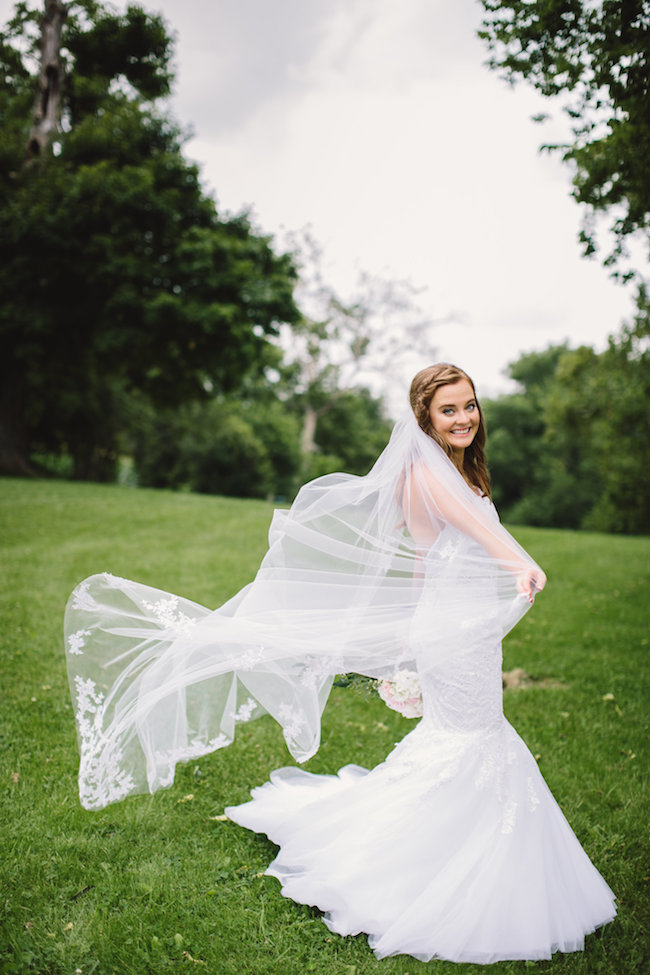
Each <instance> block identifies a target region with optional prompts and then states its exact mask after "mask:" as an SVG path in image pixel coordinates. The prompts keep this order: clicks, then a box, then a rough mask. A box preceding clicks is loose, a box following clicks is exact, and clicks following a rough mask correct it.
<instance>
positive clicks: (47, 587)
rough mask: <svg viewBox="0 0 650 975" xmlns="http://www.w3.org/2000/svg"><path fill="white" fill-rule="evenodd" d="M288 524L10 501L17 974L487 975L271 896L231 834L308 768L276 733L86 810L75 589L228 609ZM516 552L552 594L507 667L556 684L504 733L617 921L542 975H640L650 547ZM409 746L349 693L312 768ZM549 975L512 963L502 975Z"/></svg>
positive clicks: (183, 502) (7, 760)
mask: <svg viewBox="0 0 650 975" xmlns="http://www.w3.org/2000/svg"><path fill="white" fill-rule="evenodd" d="M270 519H271V507H270V506H269V505H268V504H266V503H265V502H260V501H236V500H233V499H228V498H213V497H201V496H199V495H195V494H183V493H172V492H167V491H152V490H144V489H143V490H138V491H133V490H128V489H124V488H116V487H112V486H106V485H89V484H70V483H63V482H59V481H25V480H19V481H18V480H17V481H13V480H8V479H5V480H2V481H0V538H2V552H1V553H0V592H1V593H2V596H1V598H0V614H1V621H2V626H1V627H0V655H1V659H2V661H3V664H4V674H5V676H4V681H3V701H2V705H1V707H2V736H1V737H0V767H1V770H2V771H1V775H2V789H1V790H0V806H1V809H2V821H3V856H2V861H1V863H0V890H1V891H2V911H1V912H0V914H1V919H0V969H1V970H2V972H3V973H6V975H25V973H29V972H34V973H38V972H47V973H48V975H69V973H72V972H75V970H77V969H80V970H81V971H82V972H83V973H91V972H95V973H96V975H99V973H101V975H112V973H116V975H161V973H164V972H167V971H175V970H177V969H178V970H187V971H192V970H195V969H196V971H205V972H206V973H210V975H212V973H218V975H253V973H255V975H278V973H280V972H281V973H282V975H305V973H311V972H313V973H318V975H320V973H327V975H406V973H409V975H428V973H429V975H430V973H431V972H432V971H435V972H436V973H437V975H485V968H484V966H479V965H453V964H450V963H447V962H436V963H434V964H433V965H432V964H423V963H421V962H417V961H415V960H414V959H412V958H409V957H405V956H401V957H399V956H398V957H395V958H388V959H385V960H383V961H381V962H379V961H377V960H376V959H375V958H374V956H373V955H372V953H371V951H370V949H369V948H368V946H367V943H366V939H365V937H364V936H363V935H360V936H358V937H349V938H340V937H338V936H336V935H332V934H330V932H329V931H328V930H327V928H326V927H325V925H324V924H323V922H322V921H321V919H320V917H319V915H318V912H317V911H315V910H313V909H311V908H307V907H303V906H300V905H296V904H294V903H292V902H291V901H288V900H286V899H285V898H283V897H282V896H281V894H280V890H279V886H278V884H277V881H276V880H274V879H273V878H270V877H264V876H263V871H264V870H265V869H266V867H267V866H268V863H269V862H270V860H271V859H272V858H273V856H274V850H275V847H274V846H273V844H271V843H270V842H269V841H268V840H267V839H266V837H264V836H261V835H256V834H253V833H249V832H248V831H246V830H243V829H240V828H239V827H237V826H235V825H234V824H233V823H230V822H226V821H223V820H222V819H220V818H218V817H221V815H222V813H223V808H224V805H226V804H229V803H236V802H243V801H244V800H245V799H246V798H247V795H248V790H249V789H250V788H251V787H252V786H254V785H258V784H260V783H262V782H263V781H265V780H266V779H267V778H268V775H269V772H270V771H271V770H272V769H273V768H277V767H278V766H280V765H286V764H287V763H288V762H289V761H290V759H289V757H288V754H287V751H286V747H285V745H284V742H283V739H282V735H281V733H280V730H279V728H278V727H277V725H276V724H275V723H274V722H273V721H272V720H271V719H270V718H262V719H261V720H260V721H257V722H255V723H254V725H251V726H250V727H249V728H243V727H242V728H241V729H240V731H239V734H238V738H237V741H236V742H235V744H234V745H233V746H232V747H231V748H228V749H224V750H222V751H220V752H217V753H215V754H214V755H211V756H208V757H206V758H205V759H201V760H200V761H199V762H192V763H189V764H188V765H185V766H181V767H179V769H178V771H177V776H176V783H175V785H174V786H173V787H172V788H171V789H170V790H168V791H165V792H161V793H158V794H156V795H155V796H153V797H140V798H137V799H134V800H129V801H126V802H124V803H120V804H117V805H115V806H112V807H111V808H110V809H107V810H105V811H103V812H98V813H88V812H85V811H84V810H82V809H81V807H80V806H79V803H78V799H77V792H76V771H77V751H76V742H75V732H74V721H73V716H72V711H71V706H70V700H69V692H68V686H67V679H66V675H65V663H64V653H63V647H62V633H61V623H62V612H63V606H64V603H65V600H66V598H67V596H68V594H69V593H70V591H71V590H72V588H73V586H74V585H75V584H76V583H77V582H78V581H79V580H80V579H81V578H83V577H84V576H86V575H88V574H90V573H92V572H96V571H98V570H102V569H106V570H109V571H112V572H114V573H116V574H118V575H123V576H127V577H130V578H136V579H139V580H141V581H143V582H145V583H148V584H149V585H152V586H158V587H160V588H162V589H165V590H169V591H171V592H179V593H182V594H183V595H185V596H187V597H189V598H191V599H195V600H197V601H198V602H200V603H203V604H204V605H208V606H216V605H218V604H220V603H221V602H223V601H225V600H226V599H228V598H230V597H231V596H233V595H234V594H235V592H237V591H238V589H240V588H241V587H242V586H243V585H245V584H246V583H247V582H249V581H250V580H251V579H252V577H253V575H254V573H255V571H256V569H257V566H258V565H259V561H260V559H261V557H262V555H263V553H264V551H265V548H266V535H267V530H268V526H269V522H270ZM517 535H518V537H519V539H520V540H521V542H522V544H524V545H525V546H526V548H527V549H529V551H531V553H532V554H533V555H534V556H535V558H536V559H538V560H539V562H540V563H541V564H542V565H543V566H544V568H545V569H546V570H548V575H549V585H548V586H547V588H546V589H545V591H544V592H543V593H542V594H541V595H540V596H539V597H538V599H537V601H536V605H535V607H534V609H533V611H532V612H531V613H529V614H528V616H527V617H526V619H525V620H524V621H523V622H522V623H521V624H520V625H519V626H517V627H516V629H515V631H514V632H513V634H512V635H511V636H510V637H509V638H508V640H507V641H506V645H505V666H506V668H507V669H510V668H512V667H515V666H522V667H524V668H525V669H526V671H527V672H528V673H529V674H531V675H533V676H536V677H538V678H542V679H543V678H554V680H552V681H550V682H548V685H547V686H544V684H545V682H544V681H543V680H541V679H540V680H539V681H538V682H536V683H535V684H534V685H533V686H532V687H530V688H527V689H520V690H513V691H509V692H506V696H505V707H506V713H507V715H508V717H509V719H510V720H511V721H512V722H513V724H514V726H515V727H516V728H517V730H518V731H519V733H520V734H521V735H522V736H523V738H524V740H525V741H526V743H527V744H528V746H529V747H530V749H531V751H532V752H533V754H534V755H535V756H536V757H537V759H538V761H539V764H540V768H541V770H542V772H543V774H544V776H545V778H546V779H547V781H548V783H549V785H550V787H551V789H552V791H553V793H554V795H555V796H556V798H557V800H558V802H559V803H560V805H561V807H562V809H563V811H564V813H565V814H566V815H567V817H568V819H569V822H570V823H571V825H572V827H573V829H574V830H575V831H576V833H577V835H578V838H579V840H580V842H581V843H582V844H583V845H584V847H585V849H586V852H587V854H588V855H589V856H590V857H591V858H592V860H593V861H594V863H595V865H596V867H597V868H598V869H599V870H600V871H601V872H602V874H603V875H604V877H605V879H606V880H607V882H608V883H609V884H610V886H611V887H612V889H613V890H614V891H615V893H616V895H617V898H618V902H619V916H618V918H617V919H616V921H615V922H614V923H613V924H611V925H608V926H607V927H605V928H604V929H603V930H602V931H601V932H599V933H598V934H597V935H590V936H589V937H588V938H587V940H586V945H585V951H584V952H576V953H572V954H568V955H556V956H555V957H554V958H553V959H552V960H549V961H539V962H536V963H535V964H534V966H533V967H534V970H535V972H537V973H539V975H551V973H553V975H611V973H617V975H618V973H627V972H637V971H638V972H641V971H643V970H644V969H643V965H644V959H647V956H648V936H647V920H648V911H647V872H648V871H647V858H648V852H649V851H648V838H647V828H646V827H647V808H648V781H649V778H648V768H647V748H646V745H647V737H648V732H649V730H650V729H649V728H648V711H647V696H648V686H647V668H645V662H646V660H647V653H648V636H647V625H646V623H647V621H646V616H647V611H646V601H645V593H646V592H647V584H648V580H647V570H648V565H649V563H650V560H649V558H648V556H649V554H650V553H649V552H648V541H647V539H640V538H616V537H611V536H610V537H605V536H602V535H598V534H590V533H587V532H583V533H581V534H575V533H573V532H561V531H551V530H548V529H547V530H540V529H522V530H521V531H519V532H517ZM411 727H412V726H411V725H410V724H409V722H407V721H405V720H404V719H402V718H401V717H400V716H399V715H397V714H395V713H394V712H392V711H389V710H388V709H387V708H386V707H384V705H383V704H382V703H381V702H380V701H377V700H366V699H364V697H363V696H362V695H357V694H354V693H351V692H350V691H349V690H344V689H335V690H334V691H333V692H332V695H331V697H330V701H329V703H328V705H327V708H326V710H325V716H324V725H323V744H322V746H321V749H320V751H319V753H318V754H317V755H316V756H315V757H314V758H313V759H312V760H311V761H310V762H309V763H308V766H307V767H308V768H309V769H310V770H311V771H314V772H333V771H335V770H336V769H338V768H339V767H341V766H342V765H344V764H346V763H349V762H356V763H358V764H361V765H364V766H366V767H372V766H374V765H375V764H377V763H378V762H380V761H382V760H383V758H384V757H385V755H386V754H387V753H388V751H389V750H390V749H391V748H392V746H393V743H394V742H395V741H397V740H399V739H400V738H401V737H402V736H403V735H404V734H405V733H406V732H407V731H408V730H410V728H411ZM378 855H379V854H378ZM201 962H204V963H205V964H200V963H201ZM529 967H530V966H529V965H527V964H526V963H525V962H505V963H500V964H497V965H493V966H492V967H491V969H490V971H494V972H495V973H498V975H523V973H524V972H525V971H528V970H529Z"/></svg>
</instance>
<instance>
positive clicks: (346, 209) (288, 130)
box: [0, 0, 632, 394]
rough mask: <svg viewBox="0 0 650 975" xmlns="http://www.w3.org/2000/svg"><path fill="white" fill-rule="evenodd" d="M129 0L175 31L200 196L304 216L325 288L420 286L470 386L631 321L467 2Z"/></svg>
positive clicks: (627, 300) (493, 386) (180, 102)
mask: <svg viewBox="0 0 650 975" xmlns="http://www.w3.org/2000/svg"><path fill="white" fill-rule="evenodd" d="M143 5H144V6H145V7H146V8H147V9H149V10H158V11H161V12H162V13H163V15H164V16H165V18H166V20H167V22H168V24H169V25H170V27H171V28H172V29H173V30H174V31H175V32H176V34H177V48H176V50H177V54H176V69H177V82H176V94H175V97H174V100H173V109H174V112H175V114H176V116H177V119H178V120H179V121H180V123H181V124H182V125H183V126H191V127H192V129H193V131H194V133H195V135H194V137H193V138H192V139H191V140H190V141H189V142H188V144H187V147H186V152H187V155H188V156H189V157H191V158H193V159H195V160H197V161H198V162H199V163H200V165H201V169H202V173H203V178H204V183H205V185H206V186H208V187H210V188H211V189H212V190H213V192H214V194H215V196H216V198H217V201H218V203H219V206H220V207H221V208H222V209H227V210H230V211H237V210H239V209H240V208H241V207H243V206H246V207H251V208H252V210H253V212H254V215H255V220H256V222H257V224H258V226H259V227H260V228H261V229H262V230H264V231H265V232H268V233H272V234H277V233H280V232H281V231H282V230H283V229H285V230H286V229H288V230H298V229H300V228H302V227H304V226H305V225H310V226H311V228H312V232H313V234H314V236H315V237H316V238H317V240H319V241H320V243H321V244H322V246H323V248H324V251H325V257H326V262H327V276H328V278H329V280H330V281H331V283H332V284H333V285H334V286H335V287H337V288H338V289H339V290H340V291H341V292H342V294H343V295H345V292H346V290H347V289H349V288H350V287H351V286H352V284H353V282H354V280H355V278H356V276H357V274H358V271H359V270H365V271H368V272H370V273H372V274H379V275H382V276H384V277H387V278H396V279H402V278H407V279H409V280H410V281H411V282H412V283H413V285H415V286H416V287H417V288H422V289H424V290H423V292H422V293H421V295H420V298H419V300H420V304H421V306H422V308H423V309H424V311H425V312H426V314H427V316H428V317H430V318H431V320H432V321H433V320H437V321H440V320H445V324H438V325H435V326H432V331H431V334H430V339H431V342H432V344H433V345H434V346H435V347H436V351H437V357H438V358H440V359H446V360H450V361H452V362H456V363H457V364H458V365H461V366H463V367H464V368H466V369H467V371H468V372H470V374H471V375H473V377H474V378H475V380H476V382H477V385H478V387H479V390H480V391H482V392H483V393H484V394H485V393H494V392H497V391H501V390H504V389H506V388H507V383H506V381H505V379H504V378H503V376H502V370H503V369H504V367H505V366H506V364H507V363H508V362H509V361H512V360H513V359H515V358H517V356H518V354H519V353H520V352H522V351H525V350H530V349H540V348H544V347H545V346H546V345H547V344H548V343H550V342H561V341H563V340H565V339H568V340H569V341H570V342H571V343H572V344H578V343H581V342H586V343H590V344H595V345H596V346H598V347H602V345H603V342H604V339H605V337H606V336H607V334H608V333H610V332H612V331H614V330H616V329H617V328H618V326H619V324H620V322H621V320H622V319H623V318H626V317H629V316H630V314H631V309H632V292H631V290H625V289H623V288H621V287H620V286H618V285H615V284H614V283H613V282H612V281H611V280H610V279H609V278H608V276H607V273H606V271H605V270H604V269H603V268H601V266H600V265H599V264H598V263H597V262H594V261H587V260H585V259H584V258H581V257H580V248H579V246H578V243H577V232H578V229H579V223H580V209H579V207H578V206H577V205H576V204H575V203H574V202H573V200H572V199H571V197H570V188H571V187H570V174H569V171H568V169H567V168H566V167H565V166H564V165H563V164H562V163H561V161H560V159H559V158H558V157H555V156H551V157H549V156H548V155H540V153H539V152H538V146H539V144H540V143H541V142H542V141H545V140H547V139H548V138H550V137H551V136H552V131H553V130H550V131H548V130H547V129H546V128H544V127H540V126H539V125H535V124H534V123H533V122H532V121H530V116H531V115H533V114H535V113H536V112H539V111H540V110H546V111H548V110H549V108H551V107H552V106H551V103H549V102H548V101H542V100H541V98H538V97H537V96H535V95H534V93H532V92H531V91H530V90H529V89H528V88H526V87H524V86H519V87H517V88H516V89H514V90H513V89H510V88H508V87H507V86H506V85H505V83H504V82H503V81H501V80H500V79H499V78H498V77H497V76H496V75H495V74H494V73H492V72H490V71H488V69H487V68H486V67H484V61H485V59H486V56H487V54H486V50H485V48H484V45H483V44H482V43H481V42H480V41H479V40H478V39H477V38H476V36H475V32H476V29H477V27H478V24H479V21H480V15H481V9H482V8H481V6H480V4H479V3H477V2H475V0H399V3H398V2H396V0H182V2H179V0H152V2H151V3H149V2H147V3H144V4H143ZM11 6H12V5H11V4H10V3H8V2H7V0H0V12H2V14H3V19H4V16H6V14H7V12H8V11H9V10H10V9H11ZM117 6H118V7H124V6H125V3H123V2H120V3H118V4H117ZM556 131H559V130H556ZM420 354H421V355H422V356H423V358H419V356H420ZM429 358H430V356H429V355H428V353H427V351H426V350H423V351H422V353H419V352H418V350H414V358H413V360H412V364H413V365H414V366H415V367H417V368H419V367H420V366H422V365H426V364H428V359H429Z"/></svg>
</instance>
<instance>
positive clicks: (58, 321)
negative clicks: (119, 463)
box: [0, 3, 297, 479]
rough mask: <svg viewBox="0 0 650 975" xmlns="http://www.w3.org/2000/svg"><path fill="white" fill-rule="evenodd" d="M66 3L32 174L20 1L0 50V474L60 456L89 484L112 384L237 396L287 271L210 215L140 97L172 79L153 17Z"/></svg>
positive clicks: (290, 306)
mask: <svg viewBox="0 0 650 975" xmlns="http://www.w3.org/2000/svg"><path fill="white" fill-rule="evenodd" d="M70 6H71V11H70V13H69V15H68V18H67V20H66V25H65V29H64V36H63V60H64V64H65V80H64V84H63V88H62V96H63V102H62V131H61V132H60V133H59V135H58V142H57V151H56V152H55V153H53V154H51V155H49V156H48V155H46V156H44V157H42V158H41V159H40V160H38V161H33V162H32V163H31V164H30V165H28V166H25V165H23V159H24V156H25V140H26V138H27V129H26V126H27V127H28V122H29V118H30V110H29V109H28V106H27V100H26V96H27V92H28V89H29V88H30V87H31V88H33V85H34V78H33V75H34V58H33V56H31V57H30V53H29V43H28V41H29V38H30V37H31V35H30V30H31V29H32V26H33V20H32V19H31V17H30V15H29V14H28V12H27V9H26V7H25V6H24V5H23V6H22V7H21V8H20V10H19V13H18V14H17V16H16V18H15V19H14V21H13V25H14V26H13V28H12V29H11V31H10V32H9V40H8V41H6V42H5V43H3V45H2V47H0V67H2V68H5V69H6V70H7V80H6V81H5V83H4V85H3V87H2V89H1V90H0V105H2V106H3V107H4V108H6V109H7V112H8V117H9V126H8V131H9V135H8V140H7V143H6V148H5V149H4V150H3V152H2V154H0V293H2V305H1V306H0V341H1V342H2V348H3V356H2V364H1V365H0V386H1V387H2V391H3V393H2V402H1V403H0V466H1V467H3V468H4V469H5V470H7V469H9V470H11V469H16V467H20V466H21V464H22V467H23V468H25V466H26V457H27V456H28V454H29V453H30V452H32V451H40V452H67V453H69V454H70V455H72V457H73V459H74V465H75V474H76V476H77V477H86V478H100V479H103V478H107V477H110V476H111V475H112V472H113V468H114V461H115V457H116V444H117V436H118V432H119V431H118V429H117V427H118V413H119V410H118V406H119V398H120V396H121V395H122V394H123V391H125V390H131V389H137V390H141V391H143V392H144V393H146V394H147V395H148V396H149V397H151V399H152V400H153V401H154V402H156V403H158V404H164V405H176V404H179V403H181V402H184V401H186V400H188V399H192V398H196V397H200V396H204V395H205V391H206V389H208V388H209V389H212V390H215V389H217V390H229V389H233V388H236V387H237V386H238V384H239V383H240V382H241V379H242V377H243V376H245V375H247V374H249V373H254V372H256V371H257V372H259V371H260V370H261V369H262V368H263V367H264V365H265V364H266V362H267V357H268V352H267V350H268V343H267V338H268V337H269V336H270V335H273V334H275V333H276V331H277V327H278V324H279V323H280V322H283V321H292V320H293V319H295V317H296V315H297V312H296V309H295V305H294V303H293V297H292V290H293V286H294V281H295V272H294V270H293V265H292V263H291V260H290V259H289V257H288V256H278V255H276V254H275V253H274V252H273V250H272V248H271V242H270V240H269V239H268V238H266V237H264V236H261V235H260V234H259V233H257V232H256V231H255V229H254V228H253V227H252V226H251V224H250V221H249V219H248V218H247V217H246V216H245V215H240V216H237V217H231V218H228V219H220V218H219V216H218V214H217V212H216V209H215V205H214V202H213V200H211V199H210V198H209V197H207V196H206V195H205V194H204V193H203V191H202V189H201V185H200V181H199V173H198V170H197V168H196V166H194V165H190V164H188V163H187V162H186V161H185V159H184V158H183V155H182V136H181V133H180V131H179V129H178V128H177V127H176V126H175V125H174V124H173V123H171V122H170V121H169V120H168V119H167V118H166V116H165V115H164V114H161V112H160V110H159V109H158V108H157V107H156V106H155V105H154V104H152V102H151V99H153V98H157V97H158V96H160V95H164V94H166V92H167V91H168V88H169V82H170V74H169V68H168V62H169V57H170V54H171V40H170V38H169V36H168V34H167V33H166V29H165V27H164V24H163V22H162V20H161V19H160V18H159V17H157V16H152V15H149V14H146V13H144V12H143V11H142V10H141V9H139V8H135V7H130V8H128V9H127V11H126V13H125V14H120V15H117V14H112V13H106V12H105V11H104V10H103V8H102V7H100V6H99V5H97V4H93V3H83V4H78V3H77V4H71V5H70ZM30 43H31V44H32V47H33V44H34V43H35V40H34V38H33V37H32V40H31V42H30ZM23 120H24V121H23ZM18 461H20V462H21V463H18Z"/></svg>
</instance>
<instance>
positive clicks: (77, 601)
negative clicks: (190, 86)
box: [72, 580, 97, 612]
mask: <svg viewBox="0 0 650 975" xmlns="http://www.w3.org/2000/svg"><path fill="white" fill-rule="evenodd" d="M89 585H90V583H89V582H88V581H87V580H86V581H85V582H80V583H79V585H78V586H77V588H76V589H75V590H74V592H73V593H72V608H73V609H81V610H86V611H88V612H91V611H92V610H94V609H96V608H97V603H96V602H95V600H94V598H93V597H92V596H91V595H90V593H89V592H88V587H89Z"/></svg>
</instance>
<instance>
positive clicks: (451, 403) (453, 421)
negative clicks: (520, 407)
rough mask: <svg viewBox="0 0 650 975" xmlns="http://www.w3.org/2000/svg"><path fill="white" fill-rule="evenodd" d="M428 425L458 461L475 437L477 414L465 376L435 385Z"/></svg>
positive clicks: (469, 384)
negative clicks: (455, 381) (436, 387)
mask: <svg viewBox="0 0 650 975" xmlns="http://www.w3.org/2000/svg"><path fill="white" fill-rule="evenodd" d="M429 417H430V419H431V426H432V427H433V429H434V430H435V432H436V433H437V434H438V436H439V437H440V439H441V440H443V441H444V442H445V443H446V444H448V445H449V446H450V447H451V449H452V450H453V452H454V454H455V455H456V457H457V458H458V460H460V461H462V459H463V457H464V456H465V448H466V447H469V445H470V444H471V442H472V440H473V439H474V437H475V436H476V432H477V430H478V428H479V423H480V422H481V414H480V412H479V408H478V404H477V402H476V396H475V394H474V390H473V388H472V386H471V383H469V382H468V381H467V380H466V379H460V380H459V381H458V382H457V383H450V384H448V385H446V386H439V387H438V389H437V390H436V391H435V393H434V394H433V398H432V400H431V403H430V405H429Z"/></svg>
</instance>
